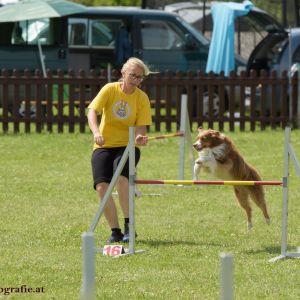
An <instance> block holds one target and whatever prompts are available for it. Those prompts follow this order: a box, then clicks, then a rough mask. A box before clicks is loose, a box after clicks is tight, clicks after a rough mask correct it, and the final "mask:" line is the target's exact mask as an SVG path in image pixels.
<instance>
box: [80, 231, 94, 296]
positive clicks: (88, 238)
mask: <svg viewBox="0 0 300 300" xmlns="http://www.w3.org/2000/svg"><path fill="white" fill-rule="evenodd" d="M95 293H96V289H95V242H94V233H93V232H85V233H83V234H82V287H81V294H80V299H81V300H94V299H96V295H95Z"/></svg>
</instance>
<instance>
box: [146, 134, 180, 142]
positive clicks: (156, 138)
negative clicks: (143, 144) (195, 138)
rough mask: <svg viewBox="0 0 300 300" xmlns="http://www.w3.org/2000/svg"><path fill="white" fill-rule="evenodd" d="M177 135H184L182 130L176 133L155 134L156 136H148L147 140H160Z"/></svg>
mask: <svg viewBox="0 0 300 300" xmlns="http://www.w3.org/2000/svg"><path fill="white" fill-rule="evenodd" d="M177 136H184V132H176V133H170V134H163V135H157V136H149V137H148V141H151V140H161V139H166V138H171V137H177Z"/></svg>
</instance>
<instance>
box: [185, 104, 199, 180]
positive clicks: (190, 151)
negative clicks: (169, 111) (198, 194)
mask: <svg viewBox="0 0 300 300" xmlns="http://www.w3.org/2000/svg"><path fill="white" fill-rule="evenodd" d="M185 114H186V117H185V127H184V135H185V138H186V144H187V147H188V155H189V156H188V157H189V161H190V170H191V176H192V179H193V180H197V177H196V175H195V173H194V164H195V154H194V148H193V141H192V133H191V126H190V118H189V113H188V110H187V105H186V108H185Z"/></svg>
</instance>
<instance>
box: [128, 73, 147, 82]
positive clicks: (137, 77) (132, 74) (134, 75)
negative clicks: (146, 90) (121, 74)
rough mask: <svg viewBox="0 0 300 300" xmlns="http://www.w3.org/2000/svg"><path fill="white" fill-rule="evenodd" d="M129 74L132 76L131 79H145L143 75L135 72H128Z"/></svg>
mask: <svg viewBox="0 0 300 300" xmlns="http://www.w3.org/2000/svg"><path fill="white" fill-rule="evenodd" d="M128 75H129V76H130V78H131V79H135V80H138V81H142V80H143V79H144V76H143V75H137V74H134V73H128Z"/></svg>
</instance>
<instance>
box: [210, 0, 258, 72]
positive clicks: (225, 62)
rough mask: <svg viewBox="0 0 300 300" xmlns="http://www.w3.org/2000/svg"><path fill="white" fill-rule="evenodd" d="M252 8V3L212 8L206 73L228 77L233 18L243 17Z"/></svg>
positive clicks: (231, 57)
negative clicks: (222, 74)
mask: <svg viewBox="0 0 300 300" xmlns="http://www.w3.org/2000/svg"><path fill="white" fill-rule="evenodd" d="M252 7H253V4H252V2H250V1H244V2H243V3H235V2H217V3H215V4H214V5H213V6H212V9H211V11H212V18H213V22H214V27H213V32H212V39H211V43H210V47H209V53H208V60H207V65H206V72H207V73H208V72H210V71H213V72H214V73H217V74H218V73H220V72H221V71H224V73H225V76H228V75H229V73H230V71H232V70H234V68H235V63H234V18H235V17H238V16H244V15H246V14H248V12H249V11H250V10H251V8H252Z"/></svg>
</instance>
